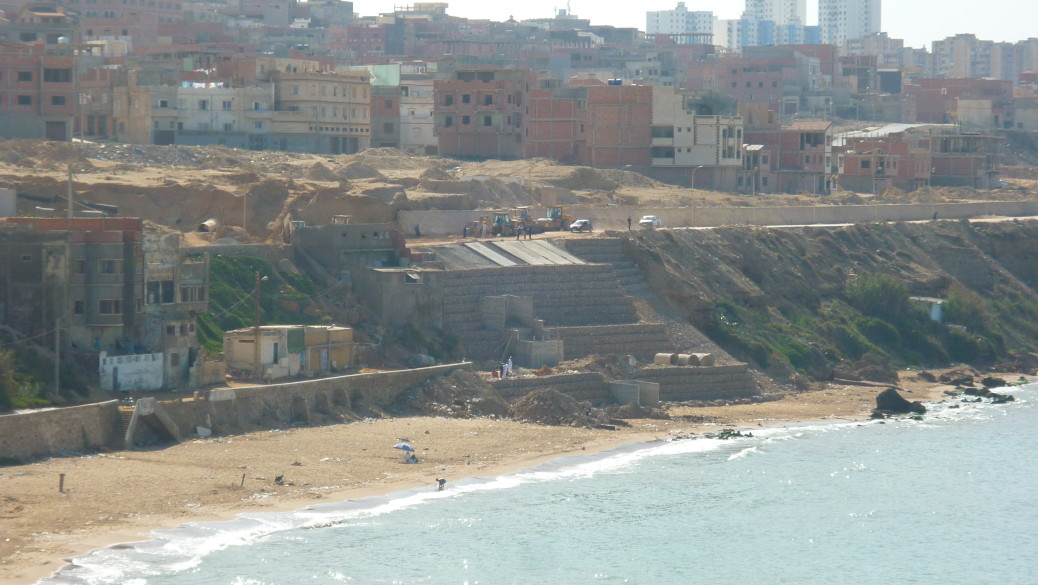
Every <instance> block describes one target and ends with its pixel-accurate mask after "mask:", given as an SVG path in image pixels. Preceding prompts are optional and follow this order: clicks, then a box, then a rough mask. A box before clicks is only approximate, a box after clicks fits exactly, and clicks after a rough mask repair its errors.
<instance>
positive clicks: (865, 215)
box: [398, 195, 1038, 235]
mask: <svg viewBox="0 0 1038 585" xmlns="http://www.w3.org/2000/svg"><path fill="white" fill-rule="evenodd" d="M764 197H767V196H766V195H759V196H757V197H749V196H747V199H746V200H747V201H748V202H752V201H755V200H760V199H762V198H764ZM566 213H568V214H569V215H572V216H573V217H575V218H577V219H590V220H591V221H592V223H594V225H595V229H596V230H599V231H601V230H626V229H627V218H628V217H630V218H631V219H632V220H633V221H634V222H635V227H636V228H637V222H638V220H639V219H640V218H641V217H642V216H643V215H657V216H659V218H660V220H661V221H662V223H663V227H716V226H723V225H805V224H807V225H810V224H834V223H854V222H869V221H913V220H925V219H931V218H933V215H934V213H937V217H938V218H939V219H962V218H968V217H980V216H986V215H1003V216H1008V217H1024V216H1032V215H1038V201H985V202H979V203H934V204H929V203H911V204H896V205H818V206H801V207H772V206H767V207H750V206H747V207H670V208H662V207H660V208H648V207H612V208H608V209H598V208H590V207H589V208H585V207H579V206H569V207H566ZM480 214H483V215H485V214H486V212H480V211H401V212H399V214H398V219H399V223H400V225H412V226H413V225H415V224H421V226H422V233H424V234H428V235H445V234H455V235H461V228H462V226H463V225H465V223H466V222H468V221H474V220H476V219H478V218H479V216H480Z"/></svg>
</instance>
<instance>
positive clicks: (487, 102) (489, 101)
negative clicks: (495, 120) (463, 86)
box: [483, 95, 494, 106]
mask: <svg viewBox="0 0 1038 585" xmlns="http://www.w3.org/2000/svg"><path fill="white" fill-rule="evenodd" d="M483 105H484V106H492V105H494V96H492V95H486V96H483Z"/></svg>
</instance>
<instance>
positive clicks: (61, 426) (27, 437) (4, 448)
mask: <svg viewBox="0 0 1038 585" xmlns="http://www.w3.org/2000/svg"><path fill="white" fill-rule="evenodd" d="M119 429H120V420H119V403H118V401H115V400H109V401H108V402H99V403H97V404H85V405H83V406H69V407H66V408H52V409H49V410H37V411H32V412H25V413H17V414H5V415H0V457H17V458H19V459H36V458H39V457H51V456H56V455H68V454H71V453H74V452H78V451H97V450H99V449H101V448H103V447H109V448H111V447H115V446H116V445H118V444H119V443H121V439H122V438H121V437H119V436H118V435H119Z"/></svg>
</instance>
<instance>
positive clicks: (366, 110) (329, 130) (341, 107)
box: [271, 67, 371, 154]
mask: <svg viewBox="0 0 1038 585" xmlns="http://www.w3.org/2000/svg"><path fill="white" fill-rule="evenodd" d="M271 79H272V81H273V83H274V97H275V111H274V112H273V118H272V122H271V126H272V127H271V144H272V146H273V147H274V148H277V149H278V150H290V151H293V152H314V153H324V154H353V153H355V152H359V151H361V150H363V149H365V148H369V147H370V146H371V85H370V83H369V81H370V73H368V72H366V71H360V72H358V71H322V70H318V69H316V68H313V69H307V70H300V69H299V68H295V67H293V68H292V70H291V71H287V70H274V71H272V72H271Z"/></svg>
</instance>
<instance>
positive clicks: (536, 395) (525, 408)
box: [509, 388, 610, 428]
mask: <svg viewBox="0 0 1038 585" xmlns="http://www.w3.org/2000/svg"><path fill="white" fill-rule="evenodd" d="M509 413H510V414H511V415H512V418H513V419H515V420H517V421H521V422H531V423H537V424H544V425H569V426H573V427H587V428H593V427H599V426H602V425H605V424H607V423H609V422H610V420H609V416H608V415H607V414H606V413H605V411H603V410H601V409H598V408H594V407H592V406H591V404H589V403H587V402H578V401H577V400H575V399H573V398H572V397H570V396H567V395H565V394H563V393H561V392H559V391H558V390H552V389H551V388H545V389H541V390H535V391H533V392H531V393H529V394H527V395H526V396H524V397H522V398H520V399H519V400H516V401H515V402H514V403H512V406H511V408H509Z"/></svg>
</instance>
